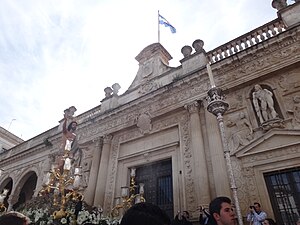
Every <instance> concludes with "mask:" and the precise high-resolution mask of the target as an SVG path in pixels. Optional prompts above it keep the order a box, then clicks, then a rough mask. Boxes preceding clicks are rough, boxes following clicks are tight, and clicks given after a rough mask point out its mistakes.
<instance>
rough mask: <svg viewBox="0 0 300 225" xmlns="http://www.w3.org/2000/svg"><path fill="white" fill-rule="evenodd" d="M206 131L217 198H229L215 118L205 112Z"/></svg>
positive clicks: (222, 153) (225, 170)
mask: <svg viewBox="0 0 300 225" xmlns="http://www.w3.org/2000/svg"><path fill="white" fill-rule="evenodd" d="M205 120H206V130H207V137H208V145H209V151H210V155H211V162H212V167H213V181H214V183H215V188H216V195H217V196H221V195H222V196H231V193H230V185H229V182H228V181H229V179H228V175H227V167H226V162H225V159H224V152H223V147H222V141H221V137H220V131H219V127H218V123H217V121H216V117H215V116H214V115H212V114H211V113H210V112H208V111H207V110H205Z"/></svg>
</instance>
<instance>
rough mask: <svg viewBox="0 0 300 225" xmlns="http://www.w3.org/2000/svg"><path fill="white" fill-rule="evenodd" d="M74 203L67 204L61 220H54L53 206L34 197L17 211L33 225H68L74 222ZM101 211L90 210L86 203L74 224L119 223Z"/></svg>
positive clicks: (99, 224) (109, 224)
mask: <svg viewBox="0 0 300 225" xmlns="http://www.w3.org/2000/svg"><path fill="white" fill-rule="evenodd" d="M74 208H75V207H74V203H72V204H69V205H68V206H67V209H66V213H67V216H66V217H63V218H61V219H54V217H53V215H52V214H53V211H55V210H56V209H54V207H53V205H51V203H49V201H44V200H43V199H40V198H39V197H36V198H35V199H34V200H33V201H32V202H29V203H26V204H25V205H23V206H22V207H21V208H20V209H18V210H17V211H19V212H21V213H23V214H24V215H26V216H28V217H29V219H30V220H31V222H32V223H34V224H35V225H68V224H71V222H73V220H74V215H75V209H74ZM102 213H103V210H102V209H101V208H96V207H94V208H92V207H91V206H88V205H87V204H86V203H84V204H83V206H82V209H81V211H79V213H78V216H77V220H76V223H77V225H84V224H85V223H92V224H98V225H118V224H120V221H119V220H118V219H113V218H110V217H103V216H102Z"/></svg>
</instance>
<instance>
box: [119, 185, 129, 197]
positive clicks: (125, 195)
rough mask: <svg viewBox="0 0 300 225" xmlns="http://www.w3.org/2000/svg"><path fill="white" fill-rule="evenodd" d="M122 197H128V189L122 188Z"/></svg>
mask: <svg viewBox="0 0 300 225" xmlns="http://www.w3.org/2000/svg"><path fill="white" fill-rule="evenodd" d="M121 196H122V197H123V198H125V197H127V196H128V187H121Z"/></svg>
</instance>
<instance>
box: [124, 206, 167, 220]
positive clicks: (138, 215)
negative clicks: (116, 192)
mask: <svg viewBox="0 0 300 225" xmlns="http://www.w3.org/2000/svg"><path fill="white" fill-rule="evenodd" d="M169 224H171V220H170V218H169V217H168V215H167V214H166V212H165V211H163V210H162V209H161V208H159V207H158V206H157V205H154V204H151V203H148V202H141V203H137V204H135V205H134V206H132V207H131V208H129V209H128V210H127V211H126V213H125V214H124V216H123V218H122V220H121V223H120V225H169Z"/></svg>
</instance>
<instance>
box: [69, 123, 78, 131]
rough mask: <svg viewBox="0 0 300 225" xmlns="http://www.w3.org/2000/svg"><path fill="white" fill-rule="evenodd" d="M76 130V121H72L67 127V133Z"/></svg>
mask: <svg viewBox="0 0 300 225" xmlns="http://www.w3.org/2000/svg"><path fill="white" fill-rule="evenodd" d="M76 128H77V122H76V121H72V122H71V123H70V124H69V126H68V131H71V130H72V131H75V130H76Z"/></svg>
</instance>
